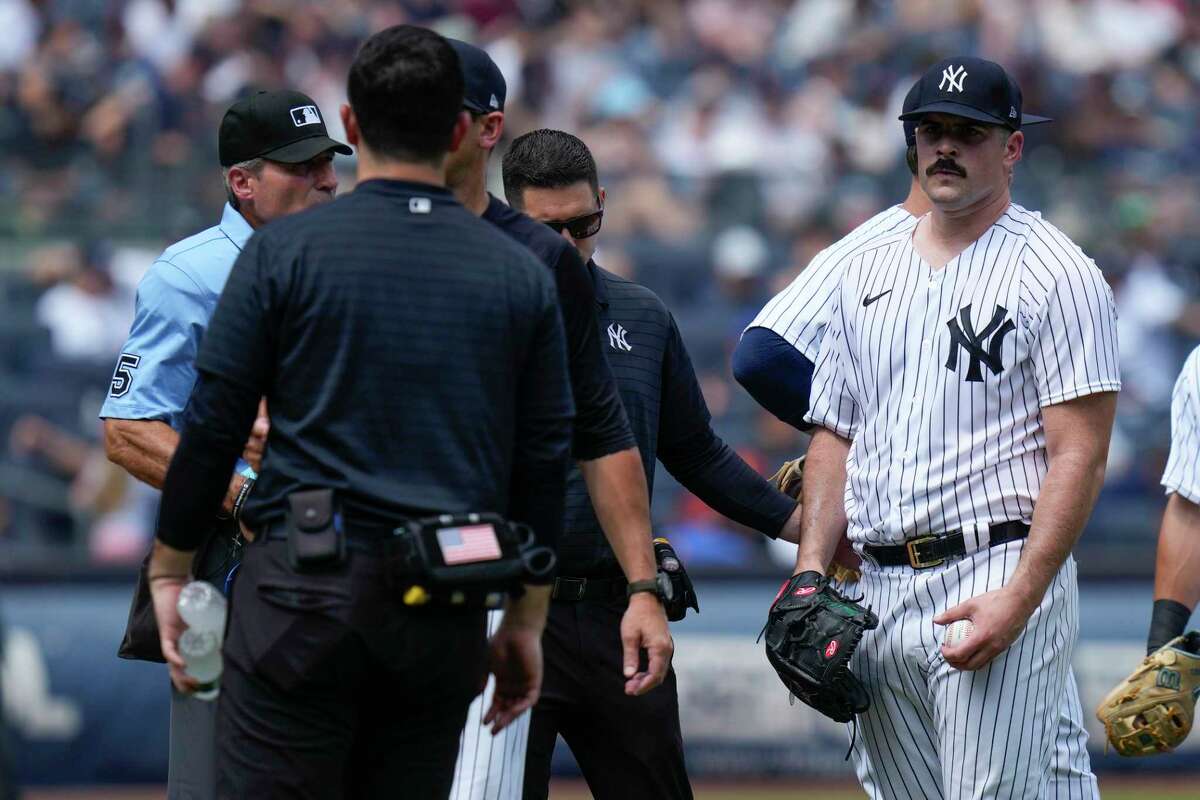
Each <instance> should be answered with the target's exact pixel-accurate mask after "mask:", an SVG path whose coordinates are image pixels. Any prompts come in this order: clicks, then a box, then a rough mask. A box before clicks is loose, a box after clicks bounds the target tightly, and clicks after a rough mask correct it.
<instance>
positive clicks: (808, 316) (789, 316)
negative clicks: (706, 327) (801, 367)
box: [746, 206, 917, 362]
mask: <svg viewBox="0 0 1200 800" xmlns="http://www.w3.org/2000/svg"><path fill="white" fill-rule="evenodd" d="M916 221H917V220H916V217H914V216H913V215H912V214H910V213H908V212H907V211H905V210H904V208H903V207H902V206H892V207H891V208H888V209H885V210H883V211H881V212H879V213H878V214H876V215H875V216H873V217H871V218H870V219H869V220H867V221H866V222H864V223H863V224H862V225H859V226H858V227H857V228H855V229H854V230H852V231H850V233H848V234H846V235H845V236H844V237H842V238H841V239H839V240H838V241H836V242H834V243H833V244H831V245H830V246H829V247H826V248H825V249H824V250H822V251H821V252H819V253H817V254H816V255H815V256H813V260H812V261H810V262H808V266H806V267H805V268H804V271H803V272H801V273H800V274H799V275H797V276H796V278H795V279H794V280H793V281H792V282H791V283H789V284H788V286H787V288H786V289H784V290H783V291H782V292H780V293H779V294H777V295H775V296H774V297H772V298H771V300H770V302H768V303H767V304H766V305H765V306H763V308H762V310H761V311H759V312H758V316H756V317H755V318H754V321H753V322H751V323H750V324H749V325H747V326H746V327H747V328H766V329H768V330H771V331H774V332H775V333H777V334H779V335H780V336H781V337H782V338H783V339H784V340H786V341H787V342H788V343H790V344H791V345H792V346H793V347H795V348H796V349H797V350H799V351H800V354H801V355H803V356H804V357H805V358H807V359H808V360H809V361H812V362H816V360H817V353H818V352H819V351H820V349H821V337H822V336H824V335H825V326H826V325H828V324H829V308H830V302H831V300H832V298H833V293H834V291H835V290H836V289H837V286H838V284H839V283H840V282H841V280H842V273H843V272H844V271H845V267H846V263H847V262H846V256H847V255H848V254H849V253H851V252H852V251H853V250H854V249H855V248H856V247H858V246H859V245H861V244H862V243H863V242H866V241H869V240H871V239H874V238H876V237H878V236H882V235H885V234H888V233H895V232H897V231H900V230H903V229H906V228H911V227H912V226H913V225H915V224H916Z"/></svg>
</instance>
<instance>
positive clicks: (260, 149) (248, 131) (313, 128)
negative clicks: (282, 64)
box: [218, 90, 354, 167]
mask: <svg viewBox="0 0 1200 800" xmlns="http://www.w3.org/2000/svg"><path fill="white" fill-rule="evenodd" d="M218 150H219V154H220V158H221V166H222V167H230V166H233V165H234V164H240V163H241V162H243V161H249V160H251V159H253V158H266V159H270V160H271V161H278V162H280V163H282V164H300V163H302V162H304V161H308V160H309V159H310V158H315V157H316V156H319V155H320V154H321V153H324V152H325V151H326V150H332V151H334V152H335V153H341V154H342V155H344V156H350V155H354V151H353V150H351V149H350V148H349V147H348V146H347V145H344V144H342V143H341V142H339V141H337V140H336V139H331V138H329V132H328V131H327V130H325V120H324V119H322V118H321V110H320V109H319V108H317V104H316V103H314V102H313V99H312V98H311V97H309V96H308V95H306V94H304V93H303V92H293V91H288V90H284V91H277V92H255V93H254V94H252V95H249V96H247V97H243V98H242V99H241V100H238V101H237V102H236V103H234V104H233V105H232V106H230V107H229V110H228V111H226V112H225V116H224V118H223V119H222V120H221V131H220V134H219V135H218Z"/></svg>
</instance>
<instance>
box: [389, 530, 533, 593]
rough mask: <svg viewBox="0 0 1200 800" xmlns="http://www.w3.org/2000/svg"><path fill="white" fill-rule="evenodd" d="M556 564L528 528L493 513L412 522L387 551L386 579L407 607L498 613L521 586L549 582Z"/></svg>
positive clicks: (393, 540) (395, 537)
mask: <svg viewBox="0 0 1200 800" xmlns="http://www.w3.org/2000/svg"><path fill="white" fill-rule="evenodd" d="M554 563H555V556H554V551H553V550H551V549H550V548H548V547H543V546H541V545H538V544H536V543H535V539H534V535H533V531H532V530H531V529H530V528H529V526H527V525H521V524H518V523H514V522H509V521H508V520H506V519H504V518H503V517H501V516H500V515H499V514H492V513H468V514H441V515H439V516H436V517H425V518H423V519H416V520H412V521H410V522H408V523H407V524H406V525H404V526H402V527H399V528H396V530H395V531H394V537H393V539H392V541H391V542H390V543H389V548H388V578H389V580H390V581H391V583H392V587H393V589H395V590H396V591H397V592H398V593H399V594H400V595H401V598H402V599H403V601H404V604H405V605H409V606H420V605H425V604H427V603H430V602H434V603H437V604H439V605H446V604H448V605H452V606H470V607H479V606H484V607H487V608H498V607H500V606H501V605H503V603H504V598H505V596H506V595H509V594H513V593H517V592H519V591H520V587H521V584H522V583H523V582H526V581H530V580H538V579H545V578H546V577H548V576H549V575H550V573H551V571H552V570H553V569H554Z"/></svg>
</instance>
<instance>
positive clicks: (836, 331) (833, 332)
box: [804, 292, 862, 439]
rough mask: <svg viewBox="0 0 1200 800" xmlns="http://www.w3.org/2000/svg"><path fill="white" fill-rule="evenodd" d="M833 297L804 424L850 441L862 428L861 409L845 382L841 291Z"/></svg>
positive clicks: (845, 330) (848, 364) (847, 357)
mask: <svg viewBox="0 0 1200 800" xmlns="http://www.w3.org/2000/svg"><path fill="white" fill-rule="evenodd" d="M833 297H834V302H833V307H832V308H831V309H830V318H829V327H828V328H827V329H826V330H825V335H824V337H822V340H821V349H820V351H819V352H818V353H817V363H816V367H815V369H814V371H813V382H812V398H811V405H810V406H809V410H808V414H807V415H805V418H804V421H805V422H807V423H809V424H811V425H818V426H820V427H822V428H826V429H828V430H831V431H833V432H834V433H836V434H837V435H838V436H841V437H843V438H845V439H853V438H854V437H855V436H856V435H857V434H858V430H859V428H860V427H861V425H862V410H861V409H860V408H859V406H858V402H857V401H856V400H855V399H854V395H853V394H852V393H851V389H850V385H849V383H848V382H847V379H846V376H847V375H848V374H849V370H850V367H851V359H850V348H849V337H848V328H847V324H846V322H847V321H846V316H845V314H844V313H843V312H842V298H841V292H837V293H835V294H834V296H833Z"/></svg>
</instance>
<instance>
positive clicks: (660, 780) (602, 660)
mask: <svg viewBox="0 0 1200 800" xmlns="http://www.w3.org/2000/svg"><path fill="white" fill-rule="evenodd" d="M504 192H505V195H506V196H507V198H508V202H509V203H511V204H512V206H513V207H514V208H518V209H521V210H522V211H524V212H525V213H526V214H528V215H529V216H531V217H533V218H534V219H536V220H539V221H541V222H543V223H545V224H546V225H547V226H549V228H550V229H551V230H553V231H554V232H556V233H559V234H561V236H562V238H564V239H566V240H567V241H569V242H570V243H571V244H573V245H575V247H577V248H578V249H579V252H580V255H581V256H582V257H583V258H584V259H586V260H587V264H588V272H589V275H590V279H591V282H592V284H593V286H594V289H595V303H596V309H597V313H598V325H599V327H600V331H601V335H602V336H603V337H604V340H605V341H606V342H607V347H606V352H607V355H608V360H609V363H610V364H611V365H612V369H613V373H614V374H615V375H616V378H617V385H618V387H619V389H620V392H621V400H622V401H623V403H624V405H625V410H626V412H627V413H628V415H629V421H630V424H631V426H632V428H633V432H634V435H635V436H636V438H637V443H638V448H639V449H640V451H641V455H642V468H643V470H644V471H645V475H646V481H647V483H648V484H651V485H652V483H653V478H654V461H655V458H656V457H657V459H658V460H659V461H660V462H661V463H662V465H663V466H664V467H666V468H667V470H668V471H669V472H670V473H671V474H672V475H673V476H675V478H676V479H678V480H679V482H680V483H681V484H683V485H684V487H686V488H687V489H689V490H690V491H691V492H693V493H694V494H695V495H696V496H698V497H699V498H700V499H702V500H704V501H705V502H706V503H708V504H709V505H710V506H712V507H713V508H715V509H716V510H718V511H720V512H721V513H723V514H725V515H726V516H727V517H729V518H731V519H733V520H736V521H737V522H740V523H742V524H743V525H746V526H748V527H752V528H755V529H757V530H759V531H761V532H762V533H764V534H766V535H767V536H771V537H776V536H779V537H782V538H785V539H787V540H788V541H792V542H795V541H798V540H799V516H800V515H799V513H798V511H797V505H796V502H795V501H794V500H792V499H790V498H788V497H787V496H785V495H783V494H781V493H780V492H779V491H777V490H776V489H775V488H774V487H772V486H771V485H770V484H768V483H767V481H766V480H764V479H763V477H762V476H761V475H759V474H758V473H757V472H755V471H754V470H753V469H751V468H750V466H749V465H747V464H746V462H745V461H743V460H742V459H741V457H739V456H738V455H737V453H735V452H734V451H733V449H732V448H730V447H729V445H727V444H725V443H724V442H723V441H721V439H720V437H718V436H717V435H716V433H715V432H714V431H713V429H712V426H711V424H710V423H711V416H710V414H709V412H708V407H707V405H706V404H705V402H704V397H703V395H702V394H701V392H700V385H699V382H698V381H697V380H696V373H695V370H694V369H693V368H692V362H691V359H690V358H689V357H688V353H687V349H686V348H685V347H684V345H683V340H682V338H681V337H680V335H679V328H678V327H677V326H676V324H675V319H674V317H672V315H671V312H670V311H668V310H667V308H666V306H664V305H663V302H662V301H661V300H660V299H659V298H658V297H657V296H656V295H655V294H654V293H653V292H651V291H650V290H649V289H646V288H645V287H643V286H639V285H638V284H636V283H633V282H631V281H627V280H624V279H623V278H620V277H618V276H616V275H614V274H612V273H611V272H608V271H606V270H604V269H602V268H601V267H599V266H597V265H596V263H595V262H594V261H593V260H592V255H593V253H594V252H595V250H596V239H597V236H598V234H599V232H600V228H601V223H602V222H603V218H604V199H605V195H604V189H603V188H602V187H601V186H600V182H599V178H598V176H597V174H596V162H595V159H593V157H592V154H591V152H590V151H589V150H588V148H587V145H585V144H584V143H583V142H582V141H580V140H579V139H578V138H576V137H575V136H572V135H571V134H569V133H564V132H562V131H555V130H538V131H534V132H532V133H528V134H525V135H524V136H520V137H518V138H517V139H516V140H515V141H514V142H513V143H512V146H511V147H510V148H509V150H508V152H507V153H506V154H505V156H504ZM559 552H560V563H559V573H560V575H559V577H558V578H557V579H556V580H555V582H554V589H553V594H552V599H553V602H552V603H551V606H550V616H549V621H548V622H547V626H546V633H545V636H544V637H543V647H544V650H545V657H546V678H545V684H544V686H543V688H542V697H541V699H540V700H539V701H538V704H537V706H535V707H534V710H533V720H532V723H531V724H530V729H529V746H528V750H527V754H526V760H525V791H524V797H525V798H526V800H533V799H535V798H536V799H537V800H542V799H543V798H546V797H547V796H548V793H549V782H550V759H551V756H552V754H553V752H554V744H555V740H556V738H557V737H558V735H559V734H562V736H563V738H564V739H565V740H566V742H567V744H568V745H570V747H571V751H572V752H573V753H574V755H575V758H576V760H577V761H578V762H579V765H580V767H581V768H582V770H583V774H584V777H585V778H586V779H587V782H588V787H589V788H590V789H591V790H592V793H593V794H594V795H595V796H596V797H597V798H601V800H610V799H611V800H616V799H617V798H620V800H638V799H640V798H645V800H667V799H669V798H681V799H682V798H690V797H691V796H692V792H691V787H690V786H689V785H688V777H687V770H686V767H685V765H684V758H683V742H682V737H681V734H680V728H679V698H678V695H677V692H676V684H675V672H674V670H670V671H668V673H667V678H666V680H665V681H664V682H663V684H662V685H661V686H659V687H658V688H656V689H653V690H651V691H650V692H648V693H646V694H645V695H643V696H640V697H633V696H629V695H628V694H627V693H626V692H624V691H623V690H622V686H621V682H620V681H619V680H618V679H617V675H618V674H617V670H616V668H615V667H616V665H617V664H619V662H620V658H621V640H620V635H619V624H620V620H621V615H622V613H623V611H624V608H625V606H626V604H627V603H628V599H627V598H628V596H629V590H628V588H627V584H626V582H625V580H624V579H623V578H622V576H621V571H620V567H619V565H618V563H617V560H616V558H615V557H614V555H613V552H612V550H611V549H610V548H609V547H607V546H606V544H605V541H604V538H603V535H602V534H601V531H600V525H599V523H598V522H597V519H596V514H595V511H594V510H593V504H592V503H590V502H589V500H588V494H587V491H586V489H585V487H584V484H583V478H582V476H581V475H580V473H579V472H578V471H576V472H574V473H573V474H572V476H571V478H570V480H569V482H568V487H567V521H566V524H565V527H564V530H563V538H562V543H561V546H560V548H559ZM664 599H666V598H664ZM676 611H677V613H680V614H681V613H682V612H683V611H684V609H683V608H682V607H678V608H677V609H676ZM672 618H678V617H675V616H673V617H672Z"/></svg>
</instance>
